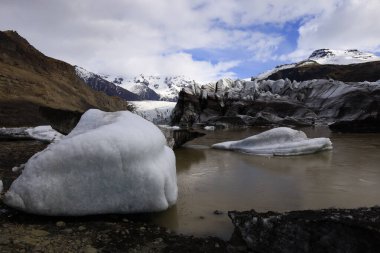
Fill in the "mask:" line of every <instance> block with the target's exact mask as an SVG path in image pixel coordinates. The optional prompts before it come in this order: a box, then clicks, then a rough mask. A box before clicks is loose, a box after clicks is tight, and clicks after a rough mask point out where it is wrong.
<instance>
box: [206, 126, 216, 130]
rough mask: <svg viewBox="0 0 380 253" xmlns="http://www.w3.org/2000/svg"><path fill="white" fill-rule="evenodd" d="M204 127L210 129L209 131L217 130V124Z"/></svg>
mask: <svg viewBox="0 0 380 253" xmlns="http://www.w3.org/2000/svg"><path fill="white" fill-rule="evenodd" d="M204 129H205V130H209V131H214V130H215V126H205V128H204Z"/></svg>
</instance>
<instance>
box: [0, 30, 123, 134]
mask: <svg viewBox="0 0 380 253" xmlns="http://www.w3.org/2000/svg"><path fill="white" fill-rule="evenodd" d="M89 108H98V109H101V110H104V111H117V110H127V109H128V108H129V106H128V103H127V102H126V101H124V100H122V99H120V98H117V97H110V96H107V95H106V94H104V93H102V92H97V91H94V90H92V89H91V88H90V87H88V86H87V85H86V84H85V83H84V82H83V81H82V80H81V79H79V77H78V76H77V75H76V72H75V68H74V66H72V65H70V64H67V63H65V62H63V61H59V60H56V59H53V58H50V57H47V56H45V55H44V54H42V53H41V52H39V51H38V50H37V49H35V48H34V47H33V46H31V45H30V44H29V43H28V42H27V41H26V40H25V39H24V38H22V37H21V36H20V35H18V34H17V32H14V31H6V32H0V127H1V126H6V127H16V126H35V125H40V124H47V123H51V121H52V120H53V121H58V122H59V121H60V118H62V120H64V119H66V120H69V121H72V120H73V119H72V117H75V118H77V117H79V116H80V115H81V114H82V113H83V112H85V111H86V110H87V109H89ZM63 132H65V131H64V130H63Z"/></svg>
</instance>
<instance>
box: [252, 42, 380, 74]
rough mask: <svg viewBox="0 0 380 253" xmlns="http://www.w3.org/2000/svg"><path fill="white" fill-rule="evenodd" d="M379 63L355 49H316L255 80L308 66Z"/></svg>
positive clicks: (372, 55)
mask: <svg viewBox="0 0 380 253" xmlns="http://www.w3.org/2000/svg"><path fill="white" fill-rule="evenodd" d="M373 61H380V57H378V56H376V55H374V54H372V53H366V52H361V51H359V50H357V49H349V50H333V49H318V50H315V51H314V52H313V53H312V54H311V55H310V56H309V58H307V59H305V60H303V61H300V62H298V63H292V64H284V65H280V66H277V67H275V68H274V69H271V70H269V71H266V72H264V73H262V74H260V75H258V76H257V77H256V78H257V79H266V78H268V77H269V76H270V75H272V74H274V73H276V72H278V71H280V70H284V69H290V68H294V67H301V66H305V65H308V64H321V65H326V64H333V65H349V64H357V63H365V62H373Z"/></svg>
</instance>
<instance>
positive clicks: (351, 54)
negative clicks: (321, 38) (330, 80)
mask: <svg viewBox="0 0 380 253" xmlns="http://www.w3.org/2000/svg"><path fill="white" fill-rule="evenodd" d="M308 60H313V61H315V62H317V63H319V64H336V65H346V64H354V63H363V62H369V61H380V57H378V56H376V55H374V54H372V53H367V52H362V51H359V50H357V49H347V50H335V49H326V48H324V49H318V50H315V51H314V52H313V53H312V54H311V55H310V56H309V58H308Z"/></svg>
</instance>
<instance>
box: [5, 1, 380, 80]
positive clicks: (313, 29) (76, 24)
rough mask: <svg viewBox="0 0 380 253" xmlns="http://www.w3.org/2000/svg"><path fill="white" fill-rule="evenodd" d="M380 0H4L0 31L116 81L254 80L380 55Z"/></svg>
mask: <svg viewBox="0 0 380 253" xmlns="http://www.w3.org/2000/svg"><path fill="white" fill-rule="evenodd" d="M378 10H380V1H378V0H319V1H314V0H157V1H151V0H139V1H135V0H109V1H93V0H81V1H66V0H54V1H44V0H34V1H29V0H18V1H14V0H3V1H2V2H1V8H0V29H1V30H16V31H17V32H19V34H20V35H22V36H23V37H25V38H26V39H27V40H28V41H29V42H30V43H31V44H32V45H34V46H35V47H36V48H37V49H39V50H40V51H42V52H43V53H45V54H47V55H49V56H51V57H54V58H58V59H61V60H64V61H66V62H69V63H71V64H73V65H79V66H82V67H84V68H86V69H88V70H90V71H93V72H96V73H104V74H110V75H115V76H136V75H138V74H141V73H142V74H151V75H163V76H170V75H184V76H188V77H191V78H193V79H195V80H197V81H212V80H216V79H219V78H222V77H232V78H247V77H250V76H255V75H257V74H259V73H261V72H264V71H266V70H268V69H271V68H273V67H274V66H276V65H280V64H284V63H291V62H296V61H299V60H301V59H305V58H307V57H308V56H309V55H310V54H311V52H312V51H313V50H315V49H319V48H331V49H353V48H355V49H359V50H362V51H368V52H373V53H376V52H379V51H380V26H378V25H375V24H379V23H380V15H378Z"/></svg>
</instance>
